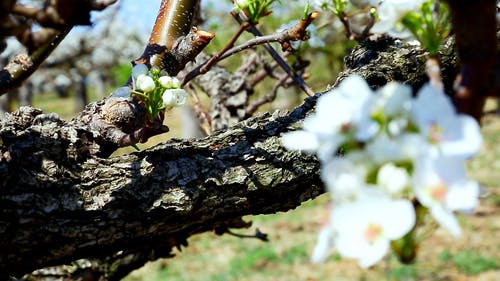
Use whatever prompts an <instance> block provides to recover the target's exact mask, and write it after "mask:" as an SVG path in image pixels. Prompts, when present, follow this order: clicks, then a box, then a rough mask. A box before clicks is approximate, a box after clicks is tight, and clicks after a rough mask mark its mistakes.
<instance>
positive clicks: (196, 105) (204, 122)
mask: <svg viewBox="0 0 500 281" xmlns="http://www.w3.org/2000/svg"><path fill="white" fill-rule="evenodd" d="M184 89H186V92H188V94H189V96H190V97H191V101H192V103H193V110H194V112H195V114H196V117H198V120H199V122H200V128H201V130H202V132H203V134H204V135H205V136H208V135H210V134H212V126H211V125H210V124H211V123H212V118H210V114H209V113H208V111H207V110H206V108H205V107H204V106H203V105H202V104H201V101H200V98H199V97H198V93H197V92H196V89H195V88H194V87H193V85H191V84H190V83H188V84H187V85H186V86H185V87H184Z"/></svg>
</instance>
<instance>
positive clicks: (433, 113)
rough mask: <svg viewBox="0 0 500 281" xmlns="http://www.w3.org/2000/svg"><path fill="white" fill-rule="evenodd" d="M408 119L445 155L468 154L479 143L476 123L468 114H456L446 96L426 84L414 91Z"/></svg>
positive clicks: (462, 155) (476, 149) (461, 155)
mask: <svg viewBox="0 0 500 281" xmlns="http://www.w3.org/2000/svg"><path fill="white" fill-rule="evenodd" d="M412 120H413V122H415V124H416V125H417V126H418V128H419V129H420V132H421V134H422V135H423V136H425V137H426V138H427V140H428V141H429V143H431V144H434V145H435V146H436V147H437V148H438V150H439V153H442V154H444V155H446V156H457V157H460V158H464V159H466V158H470V157H471V156H472V155H474V154H475V153H477V151H478V150H479V148H480V146H481V143H482V137H481V132H480V128H479V124H478V123H477V122H476V121H475V120H474V119H473V118H472V117H470V116H468V115H463V114H456V113H455V109H454V108H453V105H452V103H451V101H450V99H449V98H448V97H447V96H446V95H445V94H444V93H443V92H442V91H439V90H436V89H435V88H434V87H432V86H430V85H429V84H426V85H424V86H423V87H422V89H420V91H419V92H418V96H417V98H416V100H415V102H414V105H413V108H412Z"/></svg>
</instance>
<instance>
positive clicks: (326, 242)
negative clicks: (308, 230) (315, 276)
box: [311, 224, 334, 263]
mask: <svg viewBox="0 0 500 281" xmlns="http://www.w3.org/2000/svg"><path fill="white" fill-rule="evenodd" d="M333 235H334V233H333V228H332V226H331V224H327V225H325V226H323V228H322V229H321V230H320V232H319V234H318V239H317V242H316V246H315V247H314V250H313V253H312V255H311V262H312V263H318V262H322V261H324V260H326V258H327V257H328V256H329V254H330V251H331V249H332V248H333V243H334V241H333Z"/></svg>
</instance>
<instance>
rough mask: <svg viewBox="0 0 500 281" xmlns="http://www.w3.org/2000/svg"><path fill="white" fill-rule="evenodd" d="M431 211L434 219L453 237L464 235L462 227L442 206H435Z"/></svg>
mask: <svg viewBox="0 0 500 281" xmlns="http://www.w3.org/2000/svg"><path fill="white" fill-rule="evenodd" d="M430 211H431V215H432V217H433V218H434V219H435V220H436V221H437V222H438V223H439V225H441V226H442V227H443V228H445V229H446V230H448V231H449V232H450V233H451V234H452V235H453V236H455V237H460V235H462V230H461V229H460V225H459V224H458V221H457V219H456V218H455V216H454V215H453V213H452V212H451V211H448V210H446V209H444V208H442V207H440V206H434V207H432V208H431V209H430Z"/></svg>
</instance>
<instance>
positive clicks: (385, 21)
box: [371, 0, 425, 38]
mask: <svg viewBox="0 0 500 281" xmlns="http://www.w3.org/2000/svg"><path fill="white" fill-rule="evenodd" d="M423 2H425V0H384V1H382V3H380V5H379V6H378V7H377V15H378V19H379V21H378V22H376V23H375V25H374V26H373V27H372V29H371V31H372V32H374V33H388V34H389V35H392V36H395V37H400V38H405V37H409V35H410V33H409V32H405V31H403V28H402V26H401V25H398V22H399V21H400V20H401V19H402V18H403V17H404V16H405V15H406V14H407V13H408V12H410V11H415V10H417V9H418V8H419V6H420V5H421V4H422V3H423Z"/></svg>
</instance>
